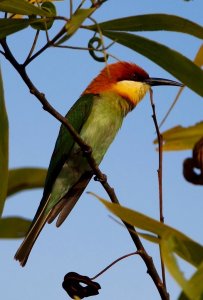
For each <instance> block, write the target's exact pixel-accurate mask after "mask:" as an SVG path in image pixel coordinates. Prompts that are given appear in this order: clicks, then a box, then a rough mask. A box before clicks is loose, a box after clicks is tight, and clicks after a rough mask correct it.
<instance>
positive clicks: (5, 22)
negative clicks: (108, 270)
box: [0, 19, 30, 39]
mask: <svg viewBox="0 0 203 300" xmlns="http://www.w3.org/2000/svg"><path fill="white" fill-rule="evenodd" d="M29 24H30V20H25V19H21V20H18V19H0V28H1V29H0V39H3V38H5V37H6V36H7V35H9V34H12V33H15V32H17V31H20V30H22V29H25V28H26V27H28V26H29Z"/></svg>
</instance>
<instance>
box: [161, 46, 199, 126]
mask: <svg viewBox="0 0 203 300" xmlns="http://www.w3.org/2000/svg"><path fill="white" fill-rule="evenodd" d="M194 63H195V64H196V65H197V66H198V67H200V68H201V67H202V66H203V45H201V46H200V48H199V50H198V52H197V54H196V56H195V59H194ZM184 88H185V86H182V87H181V88H180V89H179V91H178V93H177V95H176V97H175V99H174V101H173V103H172V104H171V106H170V108H169V110H168V111H167V113H166V114H165V116H164V117H163V119H162V121H161V122H160V125H159V128H161V126H162V125H163V124H164V122H165V121H166V119H167V118H168V116H169V114H170V112H171V111H172V109H173V108H174V106H175V104H176V103H177V101H178V99H179V97H180V95H181V94H182V92H183V90H184Z"/></svg>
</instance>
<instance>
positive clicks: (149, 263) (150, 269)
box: [0, 39, 169, 300]
mask: <svg viewBox="0 0 203 300" xmlns="http://www.w3.org/2000/svg"><path fill="white" fill-rule="evenodd" d="M0 42H1V45H2V47H3V49H4V51H5V53H4V56H5V57H6V59H7V60H8V61H9V62H10V63H11V64H12V66H13V67H14V68H15V69H16V71H17V72H18V73H19V75H20V76H21V78H22V79H23V81H24V82H25V84H26V85H27V87H28V88H29V90H30V93H31V94H33V95H35V97H36V98H37V99H38V100H39V101H40V103H41V104H42V105H43V109H44V110H45V111H47V112H49V113H50V114H51V115H52V116H53V117H55V118H56V119H57V120H58V121H60V122H61V123H62V124H63V125H64V126H65V127H66V128H67V129H68V130H69V132H70V134H71V135H72V137H73V138H74V140H75V142H76V143H77V144H78V145H79V146H80V147H81V149H82V151H83V153H84V155H85V156H86V158H87V161H88V163H89V165H90V167H91V168H92V170H93V172H94V174H95V175H96V178H97V180H99V181H100V183H101V184H102V186H103V187H104V189H105V190H106V192H107V194H108V195H109V197H110V199H111V201H112V202H113V203H117V204H119V201H118V198H117V196H116V194H115V192H114V189H113V188H112V187H111V186H110V185H109V183H108V182H107V177H106V175H105V174H103V173H102V172H101V171H100V169H99V167H98V165H97V164H96V162H95V160H94V158H93V156H92V149H91V147H90V146H89V145H87V144H86V143H85V142H84V141H83V140H82V139H81V137H80V135H79V134H78V133H77V132H76V131H75V129H74V128H73V127H72V126H71V124H70V123H69V122H68V120H67V119H66V118H65V117H63V116H62V115H61V114H60V113H59V112H58V111H56V110H55V109H54V108H53V107H52V106H51V105H50V103H49V102H48V100H47V99H46V97H45V95H44V94H43V93H41V92H40V91H39V90H38V89H37V88H36V87H35V86H34V84H33V83H32V81H31V80H30V78H29V76H28V75H27V73H26V69H25V66H24V65H21V64H19V63H18V62H17V61H16V59H15V57H14V56H13V54H12V53H11V51H10V49H9V47H8V45H7V43H6V40H5V39H4V40H0ZM123 223H124V225H125V227H126V228H127V230H128V232H129V234H130V236H131V238H132V240H133V242H134V244H135V246H136V248H137V250H138V252H139V255H140V256H141V258H142V259H143V261H144V262H145V265H146V267H147V273H148V274H149V275H150V276H151V278H152V280H153V282H154V284H155V286H156V288H157V290H158V291H159V294H160V296H161V299H162V300H169V295H168V293H167V291H166V289H165V287H164V285H163V283H162V281H161V279H160V277H159V274H158V272H157V270H156V268H155V266H154V263H153V260H152V257H150V256H149V255H148V253H147V252H146V250H145V248H144V246H143V245H142V242H141V240H140V238H139V236H138V234H137V232H136V230H135V229H134V227H133V226H132V225H129V224H127V223H126V222H123Z"/></svg>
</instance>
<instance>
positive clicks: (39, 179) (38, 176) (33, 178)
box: [7, 168, 47, 196]
mask: <svg viewBox="0 0 203 300" xmlns="http://www.w3.org/2000/svg"><path fill="white" fill-rule="evenodd" d="M46 174H47V170H46V169H41V168H19V169H11V170H9V177H8V191H7V196H11V195H13V194H14V193H17V192H20V191H22V190H27V189H33V188H40V187H43V186H44V182H45V177H46Z"/></svg>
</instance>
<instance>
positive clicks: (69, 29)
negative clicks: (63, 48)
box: [57, 8, 95, 45]
mask: <svg viewBox="0 0 203 300" xmlns="http://www.w3.org/2000/svg"><path fill="white" fill-rule="evenodd" d="M94 11H95V8H87V9H83V8H81V9H78V10H77V11H76V12H75V14H74V15H73V16H72V18H71V19H70V20H69V22H67V24H66V35H65V36H64V37H62V38H61V39H60V40H59V41H58V42H57V45H60V44H62V43H64V42H65V41H67V40H68V39H69V38H70V37H71V36H72V35H73V34H74V33H75V32H76V31H77V30H78V28H79V27H80V25H82V23H83V22H84V21H85V19H87V18H88V17H89V16H90V15H91V14H92V13H93V12H94Z"/></svg>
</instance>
